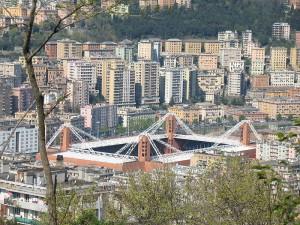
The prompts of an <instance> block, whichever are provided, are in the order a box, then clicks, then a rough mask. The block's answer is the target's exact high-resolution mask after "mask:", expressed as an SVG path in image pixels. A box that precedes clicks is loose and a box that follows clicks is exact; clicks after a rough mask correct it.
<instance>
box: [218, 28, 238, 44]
mask: <svg viewBox="0 0 300 225" xmlns="http://www.w3.org/2000/svg"><path fill="white" fill-rule="evenodd" d="M236 39H238V33H237V32H236V31H231V30H227V31H220V32H218V41H221V42H222V41H231V40H236Z"/></svg>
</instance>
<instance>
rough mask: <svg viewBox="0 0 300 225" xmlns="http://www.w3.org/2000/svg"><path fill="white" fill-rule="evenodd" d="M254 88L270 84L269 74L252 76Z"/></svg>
mask: <svg viewBox="0 0 300 225" xmlns="http://www.w3.org/2000/svg"><path fill="white" fill-rule="evenodd" d="M251 86H252V88H264V87H269V86H270V77H269V75H255V76H253V77H251Z"/></svg>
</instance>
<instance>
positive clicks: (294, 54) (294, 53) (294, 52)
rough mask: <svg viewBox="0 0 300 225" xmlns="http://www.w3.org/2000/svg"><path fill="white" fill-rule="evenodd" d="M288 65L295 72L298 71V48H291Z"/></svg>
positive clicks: (299, 50)
mask: <svg viewBox="0 0 300 225" xmlns="http://www.w3.org/2000/svg"><path fill="white" fill-rule="evenodd" d="M290 64H291V66H292V68H293V69H294V70H295V71H300V48H291V50H290Z"/></svg>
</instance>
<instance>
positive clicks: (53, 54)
mask: <svg viewBox="0 0 300 225" xmlns="http://www.w3.org/2000/svg"><path fill="white" fill-rule="evenodd" d="M45 54H46V56H47V57H48V58H49V59H57V42H56V41H49V42H47V43H46V45H45Z"/></svg>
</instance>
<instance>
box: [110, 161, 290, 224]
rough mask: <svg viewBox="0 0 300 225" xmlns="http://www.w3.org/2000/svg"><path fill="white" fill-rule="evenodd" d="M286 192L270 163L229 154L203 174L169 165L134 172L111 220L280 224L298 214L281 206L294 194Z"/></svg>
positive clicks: (117, 197)
mask: <svg viewBox="0 0 300 225" xmlns="http://www.w3.org/2000/svg"><path fill="white" fill-rule="evenodd" d="M282 190H283V189H282V186H281V181H280V179H279V178H278V177H277V175H276V174H275V173H274V172H273V171H272V170H271V169H270V168H269V167H265V166H261V165H259V164H257V163H256V162H251V161H248V160H246V159H243V158H227V159H224V160H220V161H219V162H218V163H215V164H214V165H213V166H211V167H209V168H208V169H207V171H206V172H205V173H204V174H200V173H199V172H191V173H190V174H188V175H187V176H185V177H183V176H177V175H176V174H175V173H174V172H172V171H170V170H168V169H162V170H158V171H154V172H153V173H152V174H144V173H138V174H131V175H130V177H129V179H128V181H127V182H124V184H123V185H122V186H121V188H120V191H119V192H117V193H115V194H114V196H113V200H114V201H110V205H109V207H108V209H107V219H108V220H109V221H117V222H124V223H125V224H149V225H153V224H155V225H160V224H167V225H168V224H170V225H171V224H172V225H173V224H187V225H199V224H224V225H245V224H251V225H281V224H284V222H285V221H286V220H285V218H290V217H293V218H294V216H293V215H292V216H290V214H291V212H288V210H287V209H288V208H287V207H285V206H283V205H282V203H283V202H284V201H286V198H287V196H289V195H292V196H294V195H293V194H291V193H287V194H286V193H285V192H283V191H282ZM116 203H118V204H116ZM116 205H118V207H115V206H116ZM279 209H280V210H279ZM293 212H294V211H293Z"/></svg>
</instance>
